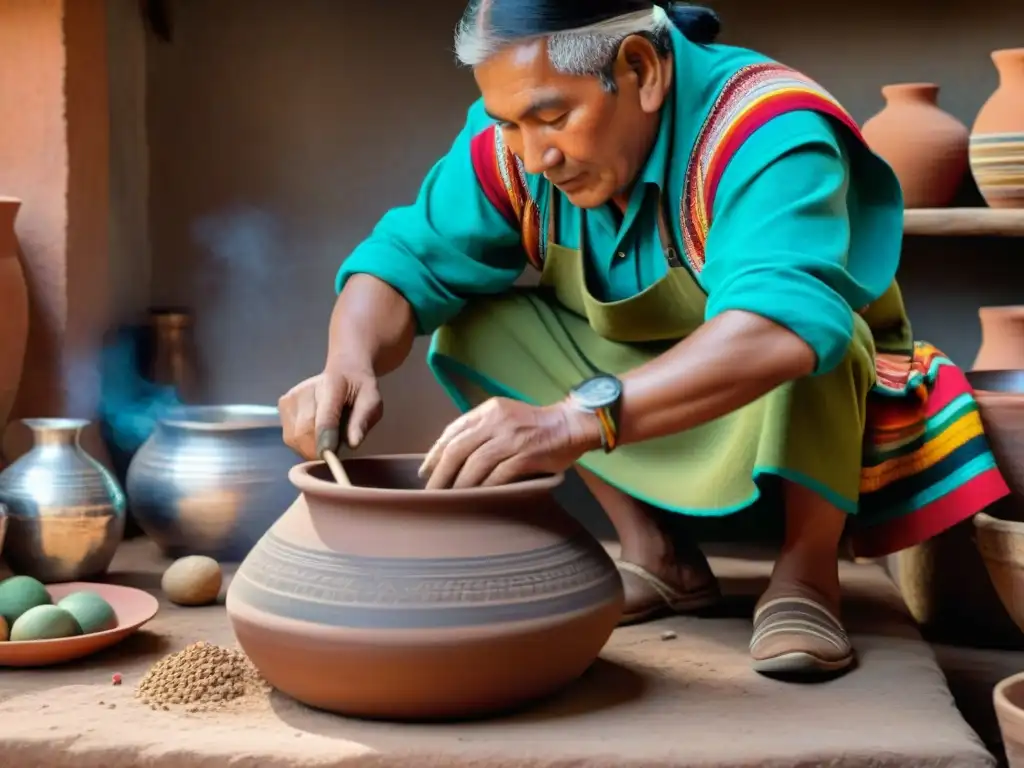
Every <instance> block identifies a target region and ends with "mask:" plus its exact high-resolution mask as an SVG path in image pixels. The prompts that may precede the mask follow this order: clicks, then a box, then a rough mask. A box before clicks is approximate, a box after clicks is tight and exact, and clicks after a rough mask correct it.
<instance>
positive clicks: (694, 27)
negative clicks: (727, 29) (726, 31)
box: [654, 0, 722, 44]
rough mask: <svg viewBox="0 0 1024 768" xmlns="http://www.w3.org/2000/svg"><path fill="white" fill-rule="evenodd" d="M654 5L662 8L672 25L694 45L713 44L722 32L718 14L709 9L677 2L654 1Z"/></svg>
mask: <svg viewBox="0 0 1024 768" xmlns="http://www.w3.org/2000/svg"><path fill="white" fill-rule="evenodd" d="M654 4H655V5H657V6H659V7H661V8H664V9H665V13H667V14H668V17H669V18H670V19H671V20H672V23H673V24H675V25H676V27H678V28H679V31H680V32H682V33H683V35H684V36H685V37H686V39H687V40H690V41H692V42H694V43H700V44H704V43H713V42H715V40H716V39H717V38H718V35H719V33H720V32H721V31H722V22H721V20H720V19H719V18H718V14H717V13H715V12H714V11H713V10H711V9H710V8H704V7H701V6H699V5H689V4H688V3H682V2H679V0H654Z"/></svg>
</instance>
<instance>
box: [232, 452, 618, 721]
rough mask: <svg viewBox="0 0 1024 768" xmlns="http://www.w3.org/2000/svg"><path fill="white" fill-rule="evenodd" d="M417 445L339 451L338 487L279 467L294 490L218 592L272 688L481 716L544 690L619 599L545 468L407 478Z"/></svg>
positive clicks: (601, 559)
mask: <svg viewBox="0 0 1024 768" xmlns="http://www.w3.org/2000/svg"><path fill="white" fill-rule="evenodd" d="M420 461H421V457H418V456H392V457H385V458H365V459H350V460H348V461H346V462H345V469H346V471H347V473H348V475H349V478H350V480H351V482H352V486H350V487H346V486H340V485H338V484H336V483H334V482H333V481H332V480H330V479H329V477H330V475H329V473H328V471H327V469H326V466H325V465H323V464H322V463H320V462H313V463H309V464H301V465H299V466H296V467H294V468H293V469H292V470H291V472H290V473H289V478H290V479H291V481H292V482H293V483H294V484H295V486H296V487H297V488H298V489H299V490H300V491H301V495H300V496H299V498H298V500H297V501H296V502H295V503H294V504H293V505H292V506H291V508H290V509H289V510H288V511H287V512H286V513H285V514H284V515H283V516H282V517H281V519H280V520H278V521H277V523H275V524H274V526H273V527H272V528H271V529H270V531H268V532H267V534H266V535H265V536H264V537H263V538H262V539H261V540H260V542H259V543H258V544H257V545H256V547H255V548H254V549H253V551H252V552H251V553H250V555H249V556H248V557H247V558H246V560H245V561H244V562H243V563H242V565H241V566H240V568H239V570H238V573H237V575H236V576H235V578H234V580H233V581H232V583H231V586H230V588H229V590H228V594H227V611H228V615H229V617H230V619H231V622H232V625H233V627H234V630H235V634H236V636H237V637H238V642H239V643H240V644H241V646H242V648H243V649H244V650H245V652H246V653H247V654H248V655H249V657H250V658H251V659H252V661H253V663H254V664H255V665H256V666H257V668H259V670H260V672H261V673H262V674H263V675H264V676H265V677H266V679H267V680H268V681H269V682H270V683H271V684H272V685H273V686H274V687H276V688H277V689H279V690H280V691H282V692H283V693H285V694H288V695H290V696H292V697H294V698H296V699H298V700H299V701H301V702H303V703H305V704H307V705H310V706H313V707H317V708H320V709H325V710H329V711H333V712H337V713H341V714H345V715H351V716H357V717H370V718H382V719H391V720H436V719H450V718H465V717H481V716H485V715H488V714H494V713H497V712H501V711H505V710H509V709H513V708H515V707H517V706H520V705H523V704H526V703H529V702H531V701H533V700H536V699H539V698H542V697H544V696H546V695H549V694H552V693H554V692H556V691H558V690H559V689H560V688H562V687H563V686H565V685H566V684H568V683H570V682H571V681H573V680H574V679H575V678H577V677H578V676H579V675H581V674H582V673H583V672H584V671H585V670H586V669H587V668H588V667H589V666H590V664H591V663H592V662H593V661H594V660H595V659H596V657H597V655H598V654H599V653H600V651H601V648H602V647H603V646H604V644H605V642H606V641H607V640H608V637H609V636H610V635H611V632H612V630H613V629H614V628H615V626H616V624H617V622H618V621H619V618H620V616H621V612H622V600H623V595H622V583H621V581H620V579H619V577H618V574H617V573H616V571H615V568H614V565H613V564H612V562H611V560H610V558H609V557H608V555H607V554H606V553H605V551H604V549H603V548H602V547H601V545H600V544H599V543H598V542H597V541H596V540H595V539H593V538H592V537H591V536H590V535H589V534H587V533H586V532H585V531H584V530H583V529H582V528H581V527H580V525H579V524H578V523H576V521H575V520H573V519H572V518H571V517H570V516H569V515H567V514H566V513H565V512H564V511H562V509H561V508H560V507H559V506H558V505H557V503H556V502H555V501H554V499H553V498H552V496H551V491H552V490H553V489H554V488H555V487H557V486H558V485H559V484H560V483H561V482H562V480H563V478H562V477H561V476H556V477H543V478H538V479H532V480H527V481H523V482H519V483H515V484H512V485H508V486H504V487H500V488H484V489H472V490H461V491H423V490H420V489H421V488H422V484H421V481H420V480H419V479H418V477H417V475H416V470H417V468H418V466H419V463H420Z"/></svg>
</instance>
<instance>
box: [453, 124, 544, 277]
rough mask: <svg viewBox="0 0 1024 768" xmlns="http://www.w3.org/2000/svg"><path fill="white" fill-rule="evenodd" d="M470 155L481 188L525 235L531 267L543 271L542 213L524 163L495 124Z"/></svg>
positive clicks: (475, 140) (472, 146)
mask: <svg viewBox="0 0 1024 768" xmlns="http://www.w3.org/2000/svg"><path fill="white" fill-rule="evenodd" d="M470 152H471V153H472V161H473V170H474V171H475V172H476V178H477V182H478V183H479V184H480V188H481V189H482V190H483V192H484V194H485V195H486V196H487V199H488V200H490V201H491V203H492V204H493V205H494V207H495V208H497V209H498V211H499V212H500V213H501V215H502V216H503V217H504V218H505V220H506V221H507V222H508V223H509V224H510V225H511V226H513V227H514V228H516V229H518V230H520V232H521V233H522V241H523V248H524V249H525V250H526V257H527V258H528V259H529V260H530V264H531V265H533V266H534V267H535V268H536V269H541V268H543V266H544V246H543V244H542V242H541V236H540V211H539V209H538V207H537V201H536V200H534V199H533V197H532V196H531V195H530V188H529V186H527V184H526V169H525V168H523V161H522V160H520V159H519V158H518V157H516V156H515V155H514V154H512V151H511V150H510V149H509V148H508V147H507V146H506V145H505V141H504V139H503V138H502V135H501V129H500V128H498V126H496V125H492V126H489V127H488V128H486V129H484V130H483V131H481V132H480V133H478V134H477V135H476V136H474V137H473V140H472V142H471V144H470Z"/></svg>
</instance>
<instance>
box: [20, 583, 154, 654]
mask: <svg viewBox="0 0 1024 768" xmlns="http://www.w3.org/2000/svg"><path fill="white" fill-rule="evenodd" d="M46 589H47V591H48V592H49V593H50V597H51V598H53V602H55V603H56V602H57V601H58V600H61V599H63V598H64V597H67V596H68V595H70V594H71V593H72V592H86V591H88V592H95V593H96V594H98V595H99V596H100V597H102V598H103V599H104V600H106V601H107V602H108V603H110V605H111V607H112V608H113V609H114V613H116V614H117V626H116V627H114V628H113V629H108V630H107V631H105V632H94V633H93V634H91V635H79V636H78V637H66V638H62V639H60V640H31V641H26V642H17V643H12V642H7V643H0V667H45V666H50V665H51V664H61V663H63V662H66V661H73V660H75V659H80V658H82V657H84V656H89V655H91V654H94V653H96V652H97V651H102V650H103V649H105V648H109V647H110V646H112V645H116V644H117V643H119V642H121V641H122V640H124V639H125V638H126V637H128V636H129V635H130V634H132V633H133V632H135V631H136V630H138V629H139V627H141V626H142V625H143V624H145V623H146V622H148V621H149V620H150V619H152V618H153V617H154V616H155V615H156V612H157V610H158V608H159V604H158V603H157V600H156V598H155V597H153V596H152V595H151V594H149V593H148V592H144V591H142V590H141V589H133V588H132V587H121V586H117V585H115V584H93V583H90V582H84V581H73V582H68V583H66V584H52V585H50V586H48V587H47V588H46Z"/></svg>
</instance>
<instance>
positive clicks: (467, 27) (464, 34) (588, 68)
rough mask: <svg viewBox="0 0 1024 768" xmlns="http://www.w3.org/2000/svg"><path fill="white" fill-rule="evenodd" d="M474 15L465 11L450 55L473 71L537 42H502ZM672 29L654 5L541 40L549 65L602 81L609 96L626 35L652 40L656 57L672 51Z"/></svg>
mask: <svg viewBox="0 0 1024 768" xmlns="http://www.w3.org/2000/svg"><path fill="white" fill-rule="evenodd" d="M478 8H479V6H478ZM478 14H479V10H477V11H475V12H467V13H466V15H465V16H463V17H462V21H460V22H459V26H458V28H457V29H456V31H455V56H456V58H457V59H458V61H459V63H460V64H462V65H463V66H467V67H475V66H477V65H479V64H482V63H484V62H485V61H487V60H488V59H490V58H491V57H492V56H494V55H495V54H497V53H499V52H500V51H502V50H504V49H505V48H507V47H508V46H510V45H519V44H522V43H527V42H530V41H531V40H536V39H541V38H539V37H535V38H529V37H527V38H520V39H505V38H502V37H501V36H500V35H496V34H494V33H493V32H492V31H491V30H488V29H486V28H485V24H483V23H481V19H479V18H478ZM671 24H672V22H671V21H670V20H669V17H668V14H667V13H665V11H664V9H662V8H661V7H660V6H657V5H656V6H654V8H653V9H651V10H649V11H637V12H634V13H627V14H624V15H622V16H616V17H615V18H612V19H608V20H606V21H602V22H598V23H597V24H591V25H589V26H586V27H580V28H579V29H573V30H569V31H566V32H556V33H554V34H552V35H548V36H546V37H545V38H544V39H545V40H546V41H547V54H548V60H549V61H550V62H551V66H553V67H554V68H555V69H556V70H557V71H559V72H562V73H564V74H567V75H580V76H587V75H593V76H595V77H598V78H600V79H601V83H602V85H603V86H604V88H605V89H606V90H608V91H614V90H615V79H614V77H613V76H612V71H611V70H612V67H613V65H614V64H615V57H616V56H617V55H618V52H619V46H621V45H622V41H623V40H624V39H626V38H627V37H629V36H630V35H642V36H643V37H646V38H647V39H648V40H650V41H651V43H652V44H653V45H654V47H655V48H656V49H657V51H658V53H659V54H661V55H662V56H664V55H667V54H668V53H669V51H671V50H672V42H671V37H670V36H669V29H670V26H671Z"/></svg>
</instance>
